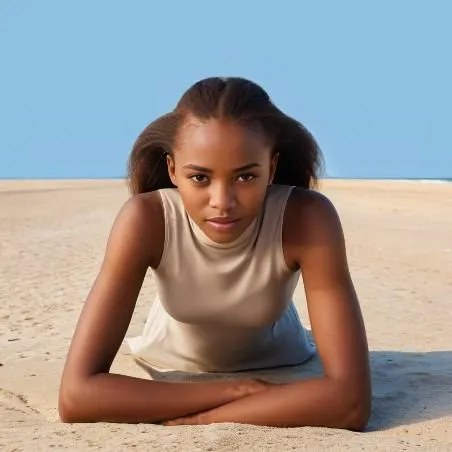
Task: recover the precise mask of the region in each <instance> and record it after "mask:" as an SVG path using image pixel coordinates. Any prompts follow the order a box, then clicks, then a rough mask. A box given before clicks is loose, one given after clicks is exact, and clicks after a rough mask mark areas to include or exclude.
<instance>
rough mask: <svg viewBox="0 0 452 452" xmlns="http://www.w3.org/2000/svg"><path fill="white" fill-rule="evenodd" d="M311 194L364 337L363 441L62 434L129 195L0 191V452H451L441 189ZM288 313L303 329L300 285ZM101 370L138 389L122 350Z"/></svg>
mask: <svg viewBox="0 0 452 452" xmlns="http://www.w3.org/2000/svg"><path fill="white" fill-rule="evenodd" d="M321 191H323V192H324V193H325V194H326V195H327V196H329V197H330V199H331V200H332V201H333V202H334V204H335V205H336V207H337V209H338V211H339V214H340V216H341V218H342V221H343V225H344V230H345V234H346V239H347V247H348V256H349V262H350V267H351V272H352V275H353V278H354V282H355V285H356V288H357V291H358V294H359V297H360V301H361V306H362V310H363V314H364V318H365V323H366V328H367V332H368V338H369V346H370V350H371V360H372V373H373V387H374V400H373V414H372V419H371V421H370V424H369V427H368V428H367V430H366V431H365V432H363V433H352V432H348V431H341V430H331V429H319V428H294V429H279V428H266V427H255V426H246V425H237V424H221V425H210V426H190V427H163V426H155V425H144V424H142V425H118V424H106V423H98V424H88V425H67V424H63V423H61V422H60V421H59V419H58V415H57V409H56V407H57V397H58V386H59V380H60V375H61V370H62V366H63V362H64V358H65V354H66V352H67V349H68V346H69V342H70V339H71V335H72V333H73V330H74V327H75V324H76V321H77V319H78V315H79V312H80V309H81V307H82V305H83V302H84V300H85V298H86V296H87V293H88V291H89V289H90V286H91V284H92V282H93V280H94V278H95V276H96V274H97V271H98V269H99V265H100V263H101V260H102V257H103V251H104V247H105V243H106V239H107V235H108V233H109V230H110V227H111V224H112V221H113V219H114V217H115V216H116V214H117V212H118V209H119V208H120V206H121V205H122V203H123V202H124V201H125V200H126V199H127V197H128V193H127V189H126V186H125V183H124V181H108V180H104V181H0V275H1V276H0V302H1V303H0V419H1V422H0V450H2V451H5V452H6V451H21V450H27V451H28V450H30V451H37V450H46V451H48V450H60V449H69V450H88V449H89V450H99V449H102V450H109V451H116V450H118V451H120V450H121V451H123V450H126V449H128V448H130V449H132V448H133V450H146V451H149V450H157V451H170V450H183V451H207V450H211V451H232V450H247V451H262V450H275V451H288V450H322V449H333V450H364V449H365V450H367V449H369V450H388V451H399V450H449V451H450V450H452V184H434V183H431V184H429V183H420V182H395V181H394V182H386V181H378V182H377V181H337V180H329V181H324V182H322V186H321ZM153 290H154V288H153V282H152V278H151V277H150V275H148V278H147V280H146V282H145V285H144V287H143V290H142V292H141V295H140V297H139V300H138V304H137V308H136V311H135V314H134V317H133V321H132V323H131V325H130V328H129V331H128V336H133V335H136V334H139V333H140V332H141V328H142V326H143V323H144V321H145V319H146V315H147V311H148V309H149V306H150V302H151V300H152V297H153ZM296 302H297V306H298V307H299V310H300V313H301V316H302V319H303V321H304V322H305V324H306V325H308V326H309V319H308V317H307V313H306V307H305V302H304V297H303V291H302V287H300V286H299V287H298V289H297V293H296ZM315 366H316V362H315V360H314V361H313V362H312V363H311V364H310V365H309V366H307V368H306V371H305V373H303V371H302V370H296V369H294V370H293V371H292V373H291V374H287V373H275V374H274V375H273V377H274V379H276V380H277V379H280V378H289V379H290V378H298V377H299V376H300V375H301V376H309V375H310V372H311V371H312V372H313V373H315V372H316V371H317V370H316V369H315ZM113 370H114V371H115V372H122V373H126V374H129V375H136V376H146V374H145V372H144V371H143V370H142V369H140V368H139V367H138V366H137V365H136V364H135V363H134V361H133V360H132V359H131V357H130V356H128V354H127V349H123V348H122V349H121V350H120V352H119V354H118V356H117V358H116V360H115V363H114V366H113ZM297 372H299V373H297ZM267 376H269V377H271V376H272V375H269V373H267Z"/></svg>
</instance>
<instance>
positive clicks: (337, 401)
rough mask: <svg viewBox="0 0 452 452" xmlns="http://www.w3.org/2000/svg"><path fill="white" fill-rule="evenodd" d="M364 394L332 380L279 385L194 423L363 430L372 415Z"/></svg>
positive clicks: (231, 404)
mask: <svg viewBox="0 0 452 452" xmlns="http://www.w3.org/2000/svg"><path fill="white" fill-rule="evenodd" d="M361 392H362V394H360V393H359V392H358V391H356V390H355V388H350V387H349V388H347V387H346V386H345V385H344V384H341V383H340V382H336V381H334V380H332V379H330V378H328V377H322V378H318V379H312V380H305V381H299V382H296V383H290V384H286V385H277V386H274V387H272V388H270V389H268V390H267V391H264V392H261V393H259V394H254V395H251V396H249V397H245V398H243V399H241V400H237V401H234V402H231V403H228V404H226V405H223V406H220V407H218V408H214V409H213V410H210V411H208V412H206V413H200V414H199V415H198V416H199V417H198V419H197V421H196V422H194V423H206V424H210V423H220V422H237V423H243V424H254V425H267V426H275V427H301V426H318V427H332V428H344V429H350V430H361V429H363V428H364V427H365V425H366V424H367V422H368V418H369V413H370V394H367V393H365V391H361ZM176 423H177V422H176Z"/></svg>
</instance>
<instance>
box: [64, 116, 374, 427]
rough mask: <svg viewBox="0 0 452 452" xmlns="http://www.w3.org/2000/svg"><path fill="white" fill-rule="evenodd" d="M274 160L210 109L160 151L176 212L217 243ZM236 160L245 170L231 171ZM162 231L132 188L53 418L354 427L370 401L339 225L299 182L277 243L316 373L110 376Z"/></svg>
mask: <svg viewBox="0 0 452 452" xmlns="http://www.w3.org/2000/svg"><path fill="white" fill-rule="evenodd" d="M276 165H277V156H273V155H272V153H271V143H268V142H267V141H266V139H265V136H264V134H263V133H260V131H259V130H250V129H246V128H244V127H242V126H240V125H238V124H235V123H231V122H227V121H219V120H214V119H212V120H209V121H207V122H203V123H202V122H199V121H197V120H196V119H195V118H191V119H190V120H189V121H188V122H187V124H186V125H185V127H183V128H182V129H181V131H180V133H179V136H178V140H177V142H176V145H175V149H174V155H173V156H169V157H168V170H169V174H170V177H171V180H172V181H173V183H174V184H175V185H176V186H177V187H178V189H179V192H180V194H181V197H182V200H183V202H184V206H185V208H186V210H187V212H188V213H189V215H190V216H191V218H192V219H193V220H194V221H195V222H196V223H197V224H198V226H199V227H200V228H201V229H202V230H203V231H204V232H205V233H206V234H207V235H208V236H209V237H210V238H211V239H212V240H215V241H217V242H229V241H231V240H234V239H235V238H236V237H238V236H239V235H240V234H241V233H242V232H243V231H244V230H245V229H246V228H247V226H248V225H249V224H250V223H251V222H252V221H253V219H254V218H255V216H256V215H257V214H258V212H259V209H260V208H261V206H262V203H263V202H264V199H265V195H266V190H267V187H268V185H269V184H270V183H271V181H272V177H273V174H274V171H275V168H276ZM243 167H248V169H246V170H237V169H238V168H243ZM214 217H227V218H229V219H233V220H234V225H233V226H232V227H230V228H229V229H227V230H219V229H218V228H217V227H216V226H215V224H214V223H212V222H211V221H209V219H212V218H214ZM164 233H165V231H164V218H163V210H162V206H161V202H160V198H159V195H158V193H155V192H151V193H144V194H141V195H136V196H134V197H132V198H131V199H130V200H128V201H127V202H126V203H125V205H124V206H123V207H122V209H121V210H120V212H119V214H118V216H117V218H116V220H115V222H114V224H113V227H112V230H111V233H110V236H109V239H108V243H107V247H106V251H105V256H104V261H103V263H102V266H101V269H100V272H99V274H98V276H97V278H96V280H95V282H94V285H93V287H92V289H91V291H90V293H89V296H88V299H87V301H86V303H85V306H84V308H83V311H82V314H81V317H80V319H79V322H78V324H77V328H76V331H75V334H74V338H73V340H72V343H71V346H70V350H69V353H68V357H67V361H66V365H65V369H64V372H63V376H62V382H61V388H60V398H59V412H60V416H61V419H62V420H63V421H65V422H94V421H110V422H129V423H136V422H149V423H159V422H162V423H164V424H166V425H178V424H208V423H216V422H238V423H248V424H256V425H270V426H287V427H289V426H326V427H336V428H345V429H351V430H361V429H363V428H364V427H365V425H366V424H367V421H368V418H369V413H370V405H371V381H370V372H369V359H368V349H367V340H366V333H365V328H364V325H363V320H362V315H361V310H360V307H359V303H358V299H357V296H356V293H355V289H354V286H353V283H352V280H351V277H350V273H349V269H348V264H347V257H346V250H345V244H344V236H343V231H342V227H341V223H340V220H339V218H338V215H337V213H336V210H335V208H334V207H333V205H332V204H331V203H330V202H329V201H328V200H327V199H326V198H325V197H324V196H323V195H321V194H320V193H317V192H314V191H310V190H304V189H295V190H294V191H293V193H292V195H291V197H290V199H289V201H288V204H287V208H286V212H285V218H284V226H283V251H284V256H285V259H286V262H287V264H288V266H289V267H290V268H291V269H293V270H296V269H298V268H301V272H302V277H303V283H304V287H305V292H306V299H307V305H308V310H309V316H310V320H311V327H312V331H313V335H314V339H315V341H316V344H317V348H318V353H319V355H320V359H321V361H322V364H323V368H324V376H322V377H319V378H313V379H308V380H304V381H299V382H295V383H289V384H283V385H273V384H269V383H265V382H262V381H258V380H239V381H224V382H204V383H167V382H156V381H150V380H144V379H139V378H133V377H129V376H122V375H115V374H110V373H109V369H110V366H111V364H112V361H113V359H114V357H115V355H116V353H117V351H118V349H119V346H120V344H121V342H122V340H123V338H124V335H125V333H126V331H127V328H128V326H129V323H130V320H131V317H132V313H133V311H134V308H135V303H136V299H137V297H138V294H139V292H140V289H141V286H142V283H143V279H144V277H145V274H146V271H147V269H148V268H149V267H151V268H156V267H157V266H158V265H159V262H160V258H161V256H162V252H163V242H164V240H163V239H164ZM187 302H189V300H187Z"/></svg>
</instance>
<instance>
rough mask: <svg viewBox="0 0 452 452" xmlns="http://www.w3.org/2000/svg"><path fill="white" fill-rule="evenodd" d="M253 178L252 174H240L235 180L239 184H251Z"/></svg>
mask: <svg viewBox="0 0 452 452" xmlns="http://www.w3.org/2000/svg"><path fill="white" fill-rule="evenodd" d="M254 178H255V176H254V174H241V175H240V176H239V177H238V178H237V180H238V181H239V182H251V181H252V180H253V179H254Z"/></svg>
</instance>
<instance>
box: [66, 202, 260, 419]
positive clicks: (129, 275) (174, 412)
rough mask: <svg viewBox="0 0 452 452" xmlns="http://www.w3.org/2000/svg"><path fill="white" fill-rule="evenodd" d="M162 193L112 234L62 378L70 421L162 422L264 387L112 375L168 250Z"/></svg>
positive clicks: (129, 207)
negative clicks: (151, 276) (151, 273)
mask: <svg viewBox="0 0 452 452" xmlns="http://www.w3.org/2000/svg"><path fill="white" fill-rule="evenodd" d="M163 234H164V224H163V212H162V207H161V202H160V199H159V196H158V194H156V193H150V194H146V195H144V196H138V197H134V198H132V199H130V200H129V201H128V202H127V203H126V204H125V205H124V207H123V208H122V209H121V211H120V213H119V214H118V216H117V218H116V220H115V223H114V225H113V227H112V230H111V233H110V236H109V239H108V243H107V247H106V252H105V257H104V261H103V263H102V266H101V269H100V272H99V275H98V276H97V278H96V281H95V283H94V285H93V287H92V289H91V291H90V293H89V296H88V299H87V301H86V303H85V306H84V307H83V310H82V313H81V316H80V319H79V321H78V324H77V327H76V331H75V334H74V337H73V339H72V343H71V346H70V349H69V353H68V356H67V360H66V363H65V368H64V371H63V375H62V379H61V386H60V394H59V413H60V417H61V419H62V420H63V421H65V422H96V421H110V422H130V423H136V422H160V421H163V420H165V419H171V418H175V417H178V416H184V415H187V414H190V413H194V412H198V411H201V410H208V409H211V408H213V407H216V406H219V405H221V404H225V403H228V402H231V401H233V400H236V399H238V398H241V397H244V396H247V395H249V394H252V393H254V392H257V391H261V390H263V389H265V388H266V386H265V385H264V384H262V383H259V382H253V381H249V380H242V381H240V382H231V381H229V382H212V383H207V382H206V383H169V382H168V383H166V382H155V381H150V380H145V379H139V378H133V377H129V376H123V375H116V374H111V373H109V371H110V367H111V364H112V362H113V359H114V358H115V355H116V353H117V351H118V349H119V347H120V345H121V342H122V341H123V338H124V336H125V334H126V331H127V329H128V326H129V323H130V320H131V317H132V314H133V311H134V308H135V304H136V300H137V297H138V294H139V292H140V290H141V287H142V283H143V280H144V277H145V275H146V272H147V269H148V268H149V267H154V268H155V267H156V266H157V265H158V263H159V261H160V258H161V254H162V247H163V245H162V244H163V237H164V236H163Z"/></svg>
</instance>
